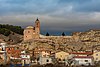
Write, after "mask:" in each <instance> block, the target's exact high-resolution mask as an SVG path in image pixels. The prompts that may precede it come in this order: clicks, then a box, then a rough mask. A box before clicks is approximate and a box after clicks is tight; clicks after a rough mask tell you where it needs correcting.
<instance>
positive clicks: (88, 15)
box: [0, 0, 100, 34]
mask: <svg viewBox="0 0 100 67" xmlns="http://www.w3.org/2000/svg"><path fill="white" fill-rule="evenodd" d="M37 17H38V18H39V20H40V22H41V31H42V32H41V33H46V32H49V33H55V34H58V33H57V32H59V33H60V32H66V33H68V32H73V31H87V30H89V29H100V0H0V23H1V24H11V25H19V26H22V27H26V26H28V25H33V24H34V21H35V20H36V18H37Z"/></svg>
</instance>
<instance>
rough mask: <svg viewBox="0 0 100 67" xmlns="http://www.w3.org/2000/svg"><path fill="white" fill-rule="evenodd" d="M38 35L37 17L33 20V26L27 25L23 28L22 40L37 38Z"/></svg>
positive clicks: (38, 22) (38, 24)
mask: <svg viewBox="0 0 100 67" xmlns="http://www.w3.org/2000/svg"><path fill="white" fill-rule="evenodd" d="M39 37H40V21H39V20H38V18H37V19H36V21H35V26H34V27H33V26H28V27H26V29H24V41H26V40H30V39H39Z"/></svg>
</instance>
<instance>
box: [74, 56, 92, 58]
mask: <svg viewBox="0 0 100 67" xmlns="http://www.w3.org/2000/svg"><path fill="white" fill-rule="evenodd" d="M74 58H93V56H74Z"/></svg>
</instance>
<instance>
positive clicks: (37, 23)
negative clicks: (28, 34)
mask: <svg viewBox="0 0 100 67" xmlns="http://www.w3.org/2000/svg"><path fill="white" fill-rule="evenodd" d="M35 33H36V34H40V21H39V20H38V18H37V19H36V21H35Z"/></svg>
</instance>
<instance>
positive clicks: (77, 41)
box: [0, 18, 100, 66]
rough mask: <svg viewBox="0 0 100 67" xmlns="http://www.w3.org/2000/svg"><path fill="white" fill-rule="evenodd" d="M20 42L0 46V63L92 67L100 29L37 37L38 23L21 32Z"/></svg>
mask: <svg viewBox="0 0 100 67" xmlns="http://www.w3.org/2000/svg"><path fill="white" fill-rule="evenodd" d="M23 33H24V35H23V41H22V42H20V43H17V44H15V45H8V44H6V43H1V44H0V61H3V62H1V64H5V63H11V64H22V65H23V66H24V65H26V64H27V65H37V64H40V65H46V64H56V63H64V65H65V66H70V65H95V62H97V63H98V62H99V61H100V30H93V29H91V30H89V31H86V32H73V33H72V35H71V36H46V35H42V34H40V20H39V19H38V18H37V19H36V21H35V25H34V26H28V27H26V28H25V29H24V32H23Z"/></svg>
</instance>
